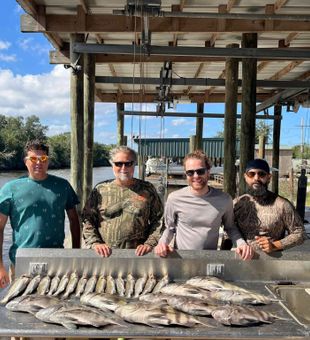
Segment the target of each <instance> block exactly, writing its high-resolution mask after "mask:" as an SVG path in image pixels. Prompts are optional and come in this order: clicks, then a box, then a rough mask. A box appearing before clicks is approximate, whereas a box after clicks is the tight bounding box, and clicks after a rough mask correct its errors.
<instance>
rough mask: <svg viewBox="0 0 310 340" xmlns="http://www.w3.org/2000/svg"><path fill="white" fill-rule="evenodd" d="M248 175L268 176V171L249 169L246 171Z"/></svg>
mask: <svg viewBox="0 0 310 340" xmlns="http://www.w3.org/2000/svg"><path fill="white" fill-rule="evenodd" d="M246 175H247V176H248V177H250V178H253V177H255V175H258V177H260V178H264V177H266V176H267V173H266V172H265V171H257V172H256V171H248V172H247V173H246Z"/></svg>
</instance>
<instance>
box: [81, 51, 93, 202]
mask: <svg viewBox="0 0 310 340" xmlns="http://www.w3.org/2000/svg"><path fill="white" fill-rule="evenodd" d="M95 65H96V59H95V55H94V54H88V53H85V54H84V150H85V153H84V179H83V204H82V206H84V205H85V202H86V200H87V198H88V196H89V194H90V192H91V190H92V187H93V148H94V106H95V105H94V104H95Z"/></svg>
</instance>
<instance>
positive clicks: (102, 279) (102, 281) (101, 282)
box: [95, 275, 107, 293]
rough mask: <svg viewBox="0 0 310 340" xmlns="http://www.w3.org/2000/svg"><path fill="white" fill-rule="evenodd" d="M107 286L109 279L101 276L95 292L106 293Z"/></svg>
mask: <svg viewBox="0 0 310 340" xmlns="http://www.w3.org/2000/svg"><path fill="white" fill-rule="evenodd" d="M106 285H107V279H106V278H105V276H104V275H100V276H99V278H98V280H97V283H96V287H95V292H96V293H104V290H105V287H106Z"/></svg>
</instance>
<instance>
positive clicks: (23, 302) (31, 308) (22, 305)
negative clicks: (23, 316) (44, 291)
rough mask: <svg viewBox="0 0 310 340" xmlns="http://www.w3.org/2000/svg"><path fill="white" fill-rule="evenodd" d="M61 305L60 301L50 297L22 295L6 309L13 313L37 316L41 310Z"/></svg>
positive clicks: (9, 303) (7, 305)
mask: <svg viewBox="0 0 310 340" xmlns="http://www.w3.org/2000/svg"><path fill="white" fill-rule="evenodd" d="M58 303H59V299H58V298H57V297H54V296H48V295H22V296H18V297H16V298H15V299H13V300H11V301H10V302H8V303H7V304H6V306H5V307H6V308H7V309H8V310H11V311H13V312H27V313H31V314H36V313H37V312H38V311H39V310H40V309H42V308H47V307H49V306H52V305H55V304H58Z"/></svg>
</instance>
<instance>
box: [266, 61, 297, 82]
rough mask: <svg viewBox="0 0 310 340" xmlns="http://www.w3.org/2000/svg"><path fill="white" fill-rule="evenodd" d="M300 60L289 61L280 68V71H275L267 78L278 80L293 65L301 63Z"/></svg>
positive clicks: (290, 69) (292, 67) (291, 68)
mask: <svg viewBox="0 0 310 340" xmlns="http://www.w3.org/2000/svg"><path fill="white" fill-rule="evenodd" d="M302 62H303V61H302V60H294V61H292V62H291V63H289V64H288V65H287V66H285V67H284V68H282V69H281V70H280V71H278V72H277V73H275V74H274V75H273V76H272V77H270V78H269V80H279V79H281V78H282V77H283V76H285V75H286V74H288V73H289V72H291V71H292V70H293V69H294V68H295V67H297V66H299V65H300V64H302Z"/></svg>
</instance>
